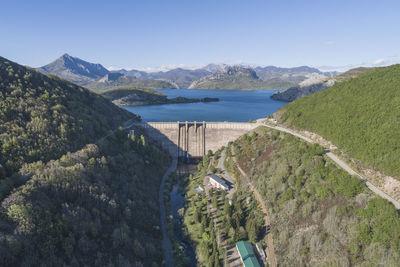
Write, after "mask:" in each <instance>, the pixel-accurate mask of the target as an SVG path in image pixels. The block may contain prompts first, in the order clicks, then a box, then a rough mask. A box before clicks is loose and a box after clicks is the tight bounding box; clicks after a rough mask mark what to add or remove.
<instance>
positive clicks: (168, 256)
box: [158, 157, 178, 267]
mask: <svg viewBox="0 0 400 267" xmlns="http://www.w3.org/2000/svg"><path fill="white" fill-rule="evenodd" d="M177 164H178V159H177V158H176V157H175V158H174V159H173V160H172V162H171V165H170V166H169V168H168V170H167V171H166V172H165V173H164V176H163V177H162V180H161V185H160V190H159V191H158V201H159V202H160V218H161V231H162V236H163V241H162V242H163V248H164V254H165V261H166V266H168V267H172V266H174V260H173V256H172V245H171V240H169V236H168V229H167V215H166V212H165V203H164V188H165V182H166V180H167V179H168V177H169V175H170V174H171V173H172V172H173V171H174V170H175V169H176V166H177Z"/></svg>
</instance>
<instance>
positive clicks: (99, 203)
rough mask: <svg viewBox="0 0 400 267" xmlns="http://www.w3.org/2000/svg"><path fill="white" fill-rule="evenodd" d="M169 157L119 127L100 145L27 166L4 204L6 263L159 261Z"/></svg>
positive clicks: (2, 259)
mask: <svg viewBox="0 0 400 267" xmlns="http://www.w3.org/2000/svg"><path fill="white" fill-rule="evenodd" d="M168 162H169V156H168V155H167V154H166V153H165V152H164V151H163V150H162V149H161V148H160V147H159V146H158V145H154V144H152V143H151V142H150V140H146V138H145V137H144V136H137V138H134V137H128V134H127V132H126V131H118V132H117V133H116V135H115V136H112V137H109V138H107V139H106V140H105V141H104V142H102V143H101V145H99V146H96V145H87V146H86V147H85V148H83V149H81V150H79V151H77V152H74V153H67V154H66V155H64V156H62V157H61V158H60V159H58V160H55V161H50V162H48V163H42V162H36V163H31V164H27V165H25V166H24V167H23V168H22V170H21V172H22V173H23V174H24V175H25V176H26V178H28V179H29V181H28V182H27V183H26V184H25V185H23V186H21V187H19V188H18V189H17V190H15V191H14V192H13V193H12V194H11V195H10V196H8V197H7V198H6V199H4V201H2V203H1V213H0V216H1V217H0V218H1V219H0V265H1V266H160V265H161V262H162V259H163V250H162V245H161V244H162V242H161V238H162V235H161V232H160V221H159V218H160V217H159V208H158V194H157V193H158V188H159V184H160V180H161V177H162V173H163V171H164V170H165V166H167V164H168Z"/></svg>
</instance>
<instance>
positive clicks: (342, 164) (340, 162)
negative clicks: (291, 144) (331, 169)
mask: <svg viewBox="0 0 400 267" xmlns="http://www.w3.org/2000/svg"><path fill="white" fill-rule="evenodd" d="M258 124H259V125H260V126H264V127H268V128H271V129H275V130H278V131H281V132H285V133H288V134H291V135H294V136H297V137H298V138H301V139H303V140H304V141H306V142H308V143H311V144H314V143H316V142H314V141H313V140H311V139H310V138H308V137H305V136H303V135H301V134H299V133H296V132H295V131H293V130H291V129H288V128H285V127H282V126H272V125H268V124H263V123H258ZM326 155H327V156H328V157H329V158H330V159H331V160H332V161H333V162H335V163H336V164H337V165H338V166H339V167H340V168H342V169H343V170H345V171H346V172H347V173H348V174H350V175H353V176H357V177H358V178H360V179H361V181H362V182H363V183H365V185H366V186H367V187H368V188H369V189H370V190H371V191H372V192H373V193H375V194H376V195H379V196H380V197H382V198H385V199H386V200H388V201H389V202H391V203H392V204H393V205H394V206H395V207H396V209H398V210H400V202H399V201H397V200H395V199H393V198H392V197H391V196H389V195H388V194H386V193H385V192H383V191H382V190H380V189H379V188H377V187H376V186H375V185H373V184H371V183H370V182H368V181H367V179H365V178H364V177H363V176H361V175H360V174H359V173H357V172H356V171H354V170H353V169H352V168H351V167H350V166H349V165H347V164H346V163H345V162H344V161H343V160H341V159H340V158H338V157H337V156H336V155H335V154H333V153H332V152H330V151H327V152H326Z"/></svg>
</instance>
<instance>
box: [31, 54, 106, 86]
mask: <svg viewBox="0 0 400 267" xmlns="http://www.w3.org/2000/svg"><path fill="white" fill-rule="evenodd" d="M38 70H39V71H40V72H42V73H51V74H54V75H56V76H58V77H60V78H63V79H66V80H68V81H71V82H73V83H76V84H78V85H85V84H87V83H89V82H93V81H95V80H98V79H100V78H102V77H103V76H105V75H106V74H108V73H109V71H108V70H107V69H106V68H104V67H103V66H102V65H100V64H93V63H90V62H87V61H84V60H82V59H80V58H77V57H72V56H70V55H68V54H64V55H62V56H61V57H59V58H58V59H56V60H55V61H53V62H51V63H50V64H47V65H45V66H43V67H40V68H38Z"/></svg>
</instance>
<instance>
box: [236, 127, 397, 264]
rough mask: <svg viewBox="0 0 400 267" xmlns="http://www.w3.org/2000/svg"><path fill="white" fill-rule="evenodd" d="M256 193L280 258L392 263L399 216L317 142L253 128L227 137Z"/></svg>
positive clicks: (301, 261) (292, 261) (285, 261)
mask: <svg viewBox="0 0 400 267" xmlns="http://www.w3.org/2000/svg"><path fill="white" fill-rule="evenodd" d="M233 151H234V153H235V155H236V157H237V158H238V159H239V164H240V165H241V166H242V168H243V169H244V170H245V171H246V172H247V173H248V174H249V177H250V178H251V180H252V183H253V184H254V185H255V186H256V188H257V189H258V191H259V192H260V193H261V195H262V196H263V198H264V200H265V202H266V204H267V207H268V208H269V214H270V217H271V220H272V223H271V224H272V226H271V231H272V234H273V238H274V244H275V249H276V253H277V255H278V262H279V263H280V266H302V265H309V266H349V265H351V266H370V265H371V266H377V265H379V264H381V265H382V266H396V264H398V262H399V260H400V253H399V251H400V250H399V249H400V217H399V214H398V212H397V210H396V209H395V208H394V207H393V206H392V205H391V204H389V203H388V202H387V201H386V200H383V199H381V198H379V197H374V196H372V195H371V193H370V192H369V191H368V189H367V188H366V187H365V186H364V185H363V184H362V183H361V182H360V181H359V180H358V179H357V178H353V177H351V176H349V175H348V174H347V173H345V172H344V171H342V170H341V169H338V168H337V167H336V166H335V165H334V164H332V163H331V162H330V161H329V160H327V159H326V157H325V156H324V155H323V153H322V152H323V149H322V148H321V147H319V146H316V145H309V144H306V143H304V142H301V141H300V140H298V139H296V138H294V137H292V136H290V135H287V134H284V133H280V132H277V131H273V130H268V129H265V128H259V129H257V130H256V134H253V135H251V136H248V135H245V136H243V137H242V138H240V139H238V140H236V141H235V142H234V143H233Z"/></svg>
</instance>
